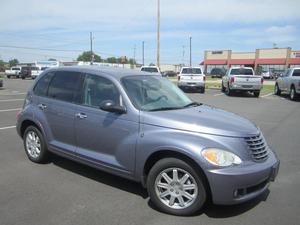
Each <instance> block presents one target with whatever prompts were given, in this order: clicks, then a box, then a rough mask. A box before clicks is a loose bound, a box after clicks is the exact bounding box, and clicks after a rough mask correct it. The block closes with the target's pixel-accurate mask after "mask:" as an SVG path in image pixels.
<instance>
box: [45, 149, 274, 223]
mask: <svg viewBox="0 0 300 225" xmlns="http://www.w3.org/2000/svg"><path fill="white" fill-rule="evenodd" d="M50 163H53V164H54V165H55V166H58V167H60V168H63V169H65V170H68V171H70V172H72V173H76V174H78V175H81V176H84V177H86V178H89V179H92V180H94V181H96V182H99V183H102V184H105V185H108V186H111V187H113V188H117V189H120V190H123V191H126V192H129V193H131V194H135V195H138V196H141V197H142V198H144V199H147V198H148V197H149V195H148V193H147V190H146V189H145V188H143V187H142V185H141V184H139V183H136V182H134V181H130V180H127V179H125V178H122V177H118V176H115V175H111V174H109V173H106V172H103V171H101V170H97V169H94V168H92V167H89V166H86V165H83V164H80V163H77V162H74V161H71V160H69V159H65V158H62V157H60V156H56V155H52V157H51V161H50ZM268 195H269V190H267V191H265V192H264V193H263V194H262V195H260V196H259V197H258V198H256V199H254V200H251V201H249V202H246V203H242V204H239V205H232V206H220V205H214V204H212V203H210V202H208V203H207V204H206V205H205V207H204V208H203V209H202V210H201V211H200V212H197V213H196V214H194V215H192V217H194V216H200V215H202V214H205V215H207V216H208V217H211V218H228V217H234V216H238V215H240V214H243V213H245V212H247V211H249V210H251V209H252V208H254V207H255V206H256V205H258V204H259V203H260V202H262V201H266V199H267V197H268ZM148 205H149V207H150V208H152V209H154V210H156V211H159V210H158V209H157V208H156V207H155V206H154V205H153V203H152V202H151V201H150V199H149V200H148Z"/></svg>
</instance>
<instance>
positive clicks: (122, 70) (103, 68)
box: [46, 65, 149, 79]
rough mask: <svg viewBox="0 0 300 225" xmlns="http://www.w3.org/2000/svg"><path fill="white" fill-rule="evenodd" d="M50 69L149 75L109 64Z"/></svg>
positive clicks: (111, 74)
mask: <svg viewBox="0 0 300 225" xmlns="http://www.w3.org/2000/svg"><path fill="white" fill-rule="evenodd" d="M46 71H47V72H49V71H76V72H81V73H92V74H96V75H97V74H98V75H103V74H106V75H109V76H112V77H114V78H117V79H121V78H122V77H127V76H136V75H149V73H146V72H142V71H140V70H134V69H126V68H117V67H109V66H107V67H106V66H96V65H95V66H93V65H91V66H62V67H53V68H49V69H47V70H46Z"/></svg>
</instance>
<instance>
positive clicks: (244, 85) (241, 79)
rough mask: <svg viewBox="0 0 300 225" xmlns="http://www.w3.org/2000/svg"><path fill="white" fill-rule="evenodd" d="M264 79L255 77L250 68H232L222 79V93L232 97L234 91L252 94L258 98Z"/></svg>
mask: <svg viewBox="0 0 300 225" xmlns="http://www.w3.org/2000/svg"><path fill="white" fill-rule="evenodd" d="M263 82H264V79H263V77H262V76H256V75H255V74H254V70H253V69H252V68H251V67H232V68H230V69H229V70H228V72H227V74H226V75H225V76H224V77H223V79H222V91H223V92H225V93H226V94H227V95H232V93H234V92H235V91H240V92H241V91H242V92H252V93H253V94H254V96H255V97H259V94H260V90H261V89H262V87H263Z"/></svg>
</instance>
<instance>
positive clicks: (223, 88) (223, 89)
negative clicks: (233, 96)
mask: <svg viewBox="0 0 300 225" xmlns="http://www.w3.org/2000/svg"><path fill="white" fill-rule="evenodd" d="M221 90H222V92H225V90H226V88H225V87H224V84H223V81H222V89H221Z"/></svg>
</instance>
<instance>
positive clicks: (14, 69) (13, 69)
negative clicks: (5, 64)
mask: <svg viewBox="0 0 300 225" xmlns="http://www.w3.org/2000/svg"><path fill="white" fill-rule="evenodd" d="M12 70H20V68H12Z"/></svg>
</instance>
